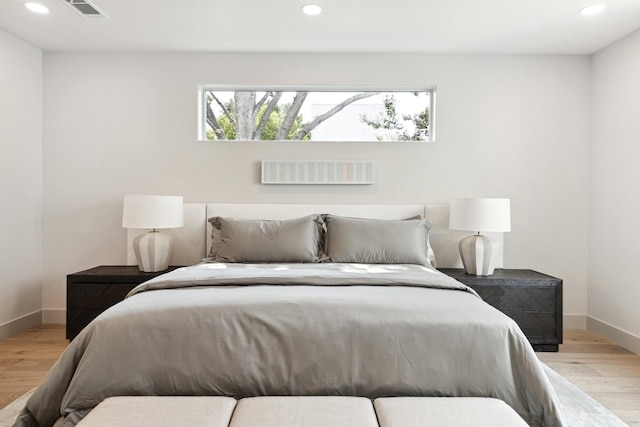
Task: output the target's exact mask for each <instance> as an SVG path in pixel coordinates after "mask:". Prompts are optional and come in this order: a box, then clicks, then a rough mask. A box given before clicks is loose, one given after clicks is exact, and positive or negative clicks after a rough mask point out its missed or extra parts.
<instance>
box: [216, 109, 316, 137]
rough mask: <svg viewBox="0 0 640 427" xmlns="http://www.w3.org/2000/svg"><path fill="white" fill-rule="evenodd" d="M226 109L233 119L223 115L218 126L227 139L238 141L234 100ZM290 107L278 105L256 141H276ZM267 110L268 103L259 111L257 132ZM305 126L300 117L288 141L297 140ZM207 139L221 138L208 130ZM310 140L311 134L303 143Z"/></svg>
mask: <svg viewBox="0 0 640 427" xmlns="http://www.w3.org/2000/svg"><path fill="white" fill-rule="evenodd" d="M210 102H211V101H210ZM224 107H225V109H226V110H227V112H228V113H229V114H230V115H231V117H229V116H227V115H226V114H223V115H221V116H220V117H218V124H219V125H220V128H222V130H223V131H224V133H225V135H226V137H227V139H229V140H235V139H236V127H235V123H234V120H235V118H234V111H235V106H234V102H233V99H232V100H230V101H229V102H227V103H226V104H225V106H224ZM290 107H291V104H285V105H283V106H282V107H281V106H280V105H276V107H275V108H274V109H273V111H271V114H270V115H269V117H268V119H267V123H266V125H265V127H264V130H263V131H262V136H261V137H259V138H255V139H257V140H262V141H273V140H275V139H276V135H277V133H278V129H280V127H281V126H282V122H283V121H284V118H285V116H286V115H287V111H288V110H289V108H290ZM266 110H267V103H265V105H263V106H262V107H261V108H260V111H258V115H257V117H256V124H255V129H256V130H257V128H258V125H259V124H260V121H261V120H262V116H263V115H264V114H265V112H266ZM304 125H305V123H303V122H302V115H298V116H297V117H296V119H295V120H294V122H293V126H291V130H290V131H289V134H288V135H287V140H296V134H297V133H298V132H299V131H300V130H301V129H302V127H303V126H304ZM207 139H209V140H216V139H219V138H217V136H216V133H215V132H214V131H213V130H212V129H207ZM310 139H311V134H310V133H309V134H307V135H306V136H305V137H304V138H303V141H307V140H310Z"/></svg>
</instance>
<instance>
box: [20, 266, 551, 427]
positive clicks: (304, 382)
mask: <svg viewBox="0 0 640 427" xmlns="http://www.w3.org/2000/svg"><path fill="white" fill-rule="evenodd" d="M122 395H225V396H233V397H249V396H261V395H354V396H365V397H370V398H375V397H382V396H489V397H497V398H499V399H502V400H504V401H505V402H507V403H508V404H509V405H511V406H512V407H513V408H514V409H515V410H516V411H517V412H518V413H519V414H520V415H521V416H522V417H523V418H524V419H525V420H527V421H528V422H529V423H530V424H531V425H538V424H541V425H543V426H548V427H551V426H562V425H564V423H563V421H562V416H561V414H560V409H559V406H558V401H557V398H556V396H555V393H554V391H553V389H552V388H551V386H550V384H549V382H548V380H547V378H546V376H545V374H544V371H543V370H542V367H541V365H540V363H539V362H538V359H537V357H536V355H535V353H534V352H533V350H532V348H531V346H530V345H529V343H528V341H527V339H526V337H525V336H524V335H523V333H522V332H521V331H520V329H519V328H518V326H517V325H516V323H515V322H513V321H512V320H511V319H510V318H509V317H507V316H506V315H504V314H502V313H501V312H499V311H498V310H496V309H494V308H493V307H491V306H489V305H488V304H486V303H484V302H483V301H482V300H481V299H480V298H479V297H478V296H477V295H476V294H475V293H474V292H473V291H472V290H471V289H469V288H467V287H466V286H465V285H463V284H461V283H459V282H457V281H455V280H453V279H451V278H449V277H447V276H445V275H443V274H441V273H439V272H437V271H436V270H434V269H432V268H429V267H424V266H417V265H364V264H278V265H275V264H200V265H197V266H193V267H185V268H181V269H178V270H175V271H173V272H171V273H168V274H165V275H162V276H159V277H157V278H155V279H153V280H151V281H149V282H146V283H144V284H142V285H140V286H138V287H137V288H136V289H134V290H133V291H132V292H131V293H130V295H129V297H128V298H127V299H126V300H125V301H123V302H121V303H119V304H117V305H115V306H114V307H112V308H110V309H109V310H107V311H106V312H104V313H103V314H102V315H100V316H99V317H98V318H96V319H95V320H94V321H93V322H92V323H91V324H90V325H89V326H88V327H87V328H85V329H84V330H83V331H82V332H81V333H80V334H79V335H78V336H77V337H76V339H75V340H74V341H73V342H71V344H70V345H69V347H68V348H67V350H66V351H65V352H64V353H63V355H62V356H61V357H60V359H59V360H58V362H57V363H56V364H55V366H54V367H53V368H52V369H51V371H50V372H49V373H48V375H47V377H46V378H45V379H44V380H43V382H42V383H41V384H40V386H39V387H38V388H37V390H36V391H35V392H34V394H33V396H32V397H31V398H30V399H29V401H28V402H27V404H26V406H25V408H24V409H23V411H22V412H21V414H20V416H19V418H18V419H17V420H16V423H15V426H41V427H43V426H51V425H54V424H55V425H56V426H72V425H75V424H76V423H77V422H79V420H80V419H81V418H82V417H83V416H84V415H85V414H86V413H87V412H88V411H90V410H91V408H93V407H95V406H96V405H97V404H99V403H100V402H101V401H102V400H104V399H105V398H107V397H109V396H122Z"/></svg>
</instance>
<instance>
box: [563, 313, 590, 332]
mask: <svg viewBox="0 0 640 427" xmlns="http://www.w3.org/2000/svg"><path fill="white" fill-rule="evenodd" d="M562 329H587V316H585V315H584V314H565V315H564V316H562Z"/></svg>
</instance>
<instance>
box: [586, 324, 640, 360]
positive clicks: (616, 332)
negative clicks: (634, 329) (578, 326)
mask: <svg viewBox="0 0 640 427" xmlns="http://www.w3.org/2000/svg"><path fill="white" fill-rule="evenodd" d="M587 330H589V331H591V332H593V333H595V334H598V335H600V336H601V337H603V338H606V339H608V340H610V341H613V342H614V343H616V344H618V345H619V346H621V347H624V348H626V349H627V350H629V351H633V352H634V353H636V354H640V337H637V336H635V335H633V334H632V333H630V332H627V331H623V330H622V329H619V328H616V327H615V326H612V325H610V324H608V323H606V322H603V321H602V320H598V319H596V318H593V317H591V316H587Z"/></svg>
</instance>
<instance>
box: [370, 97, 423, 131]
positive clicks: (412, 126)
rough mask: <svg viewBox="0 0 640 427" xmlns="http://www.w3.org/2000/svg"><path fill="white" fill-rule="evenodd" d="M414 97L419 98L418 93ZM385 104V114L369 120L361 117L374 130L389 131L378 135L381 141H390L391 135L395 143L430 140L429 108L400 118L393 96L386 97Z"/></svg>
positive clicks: (379, 114)
mask: <svg viewBox="0 0 640 427" xmlns="http://www.w3.org/2000/svg"><path fill="white" fill-rule="evenodd" d="M414 95H415V96H418V93H414ZM383 102H384V112H383V113H378V115H377V116H376V117H375V118H373V119H369V118H368V117H367V115H366V114H362V115H361V116H360V119H361V120H362V122H363V123H365V124H366V125H368V126H371V127H372V128H373V129H375V130H381V131H387V132H383V133H381V134H378V135H376V138H377V139H378V140H379V141H382V140H384V139H385V137H386V138H387V139H388V138H389V133H392V134H393V135H394V136H393V137H391V139H392V140H394V141H425V140H427V139H428V138H429V107H426V108H425V109H424V110H422V111H421V112H420V113H417V114H403V115H402V116H399V115H398V112H397V109H396V99H395V97H394V96H393V95H386V96H385V97H384V101H383ZM407 128H409V129H407Z"/></svg>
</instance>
